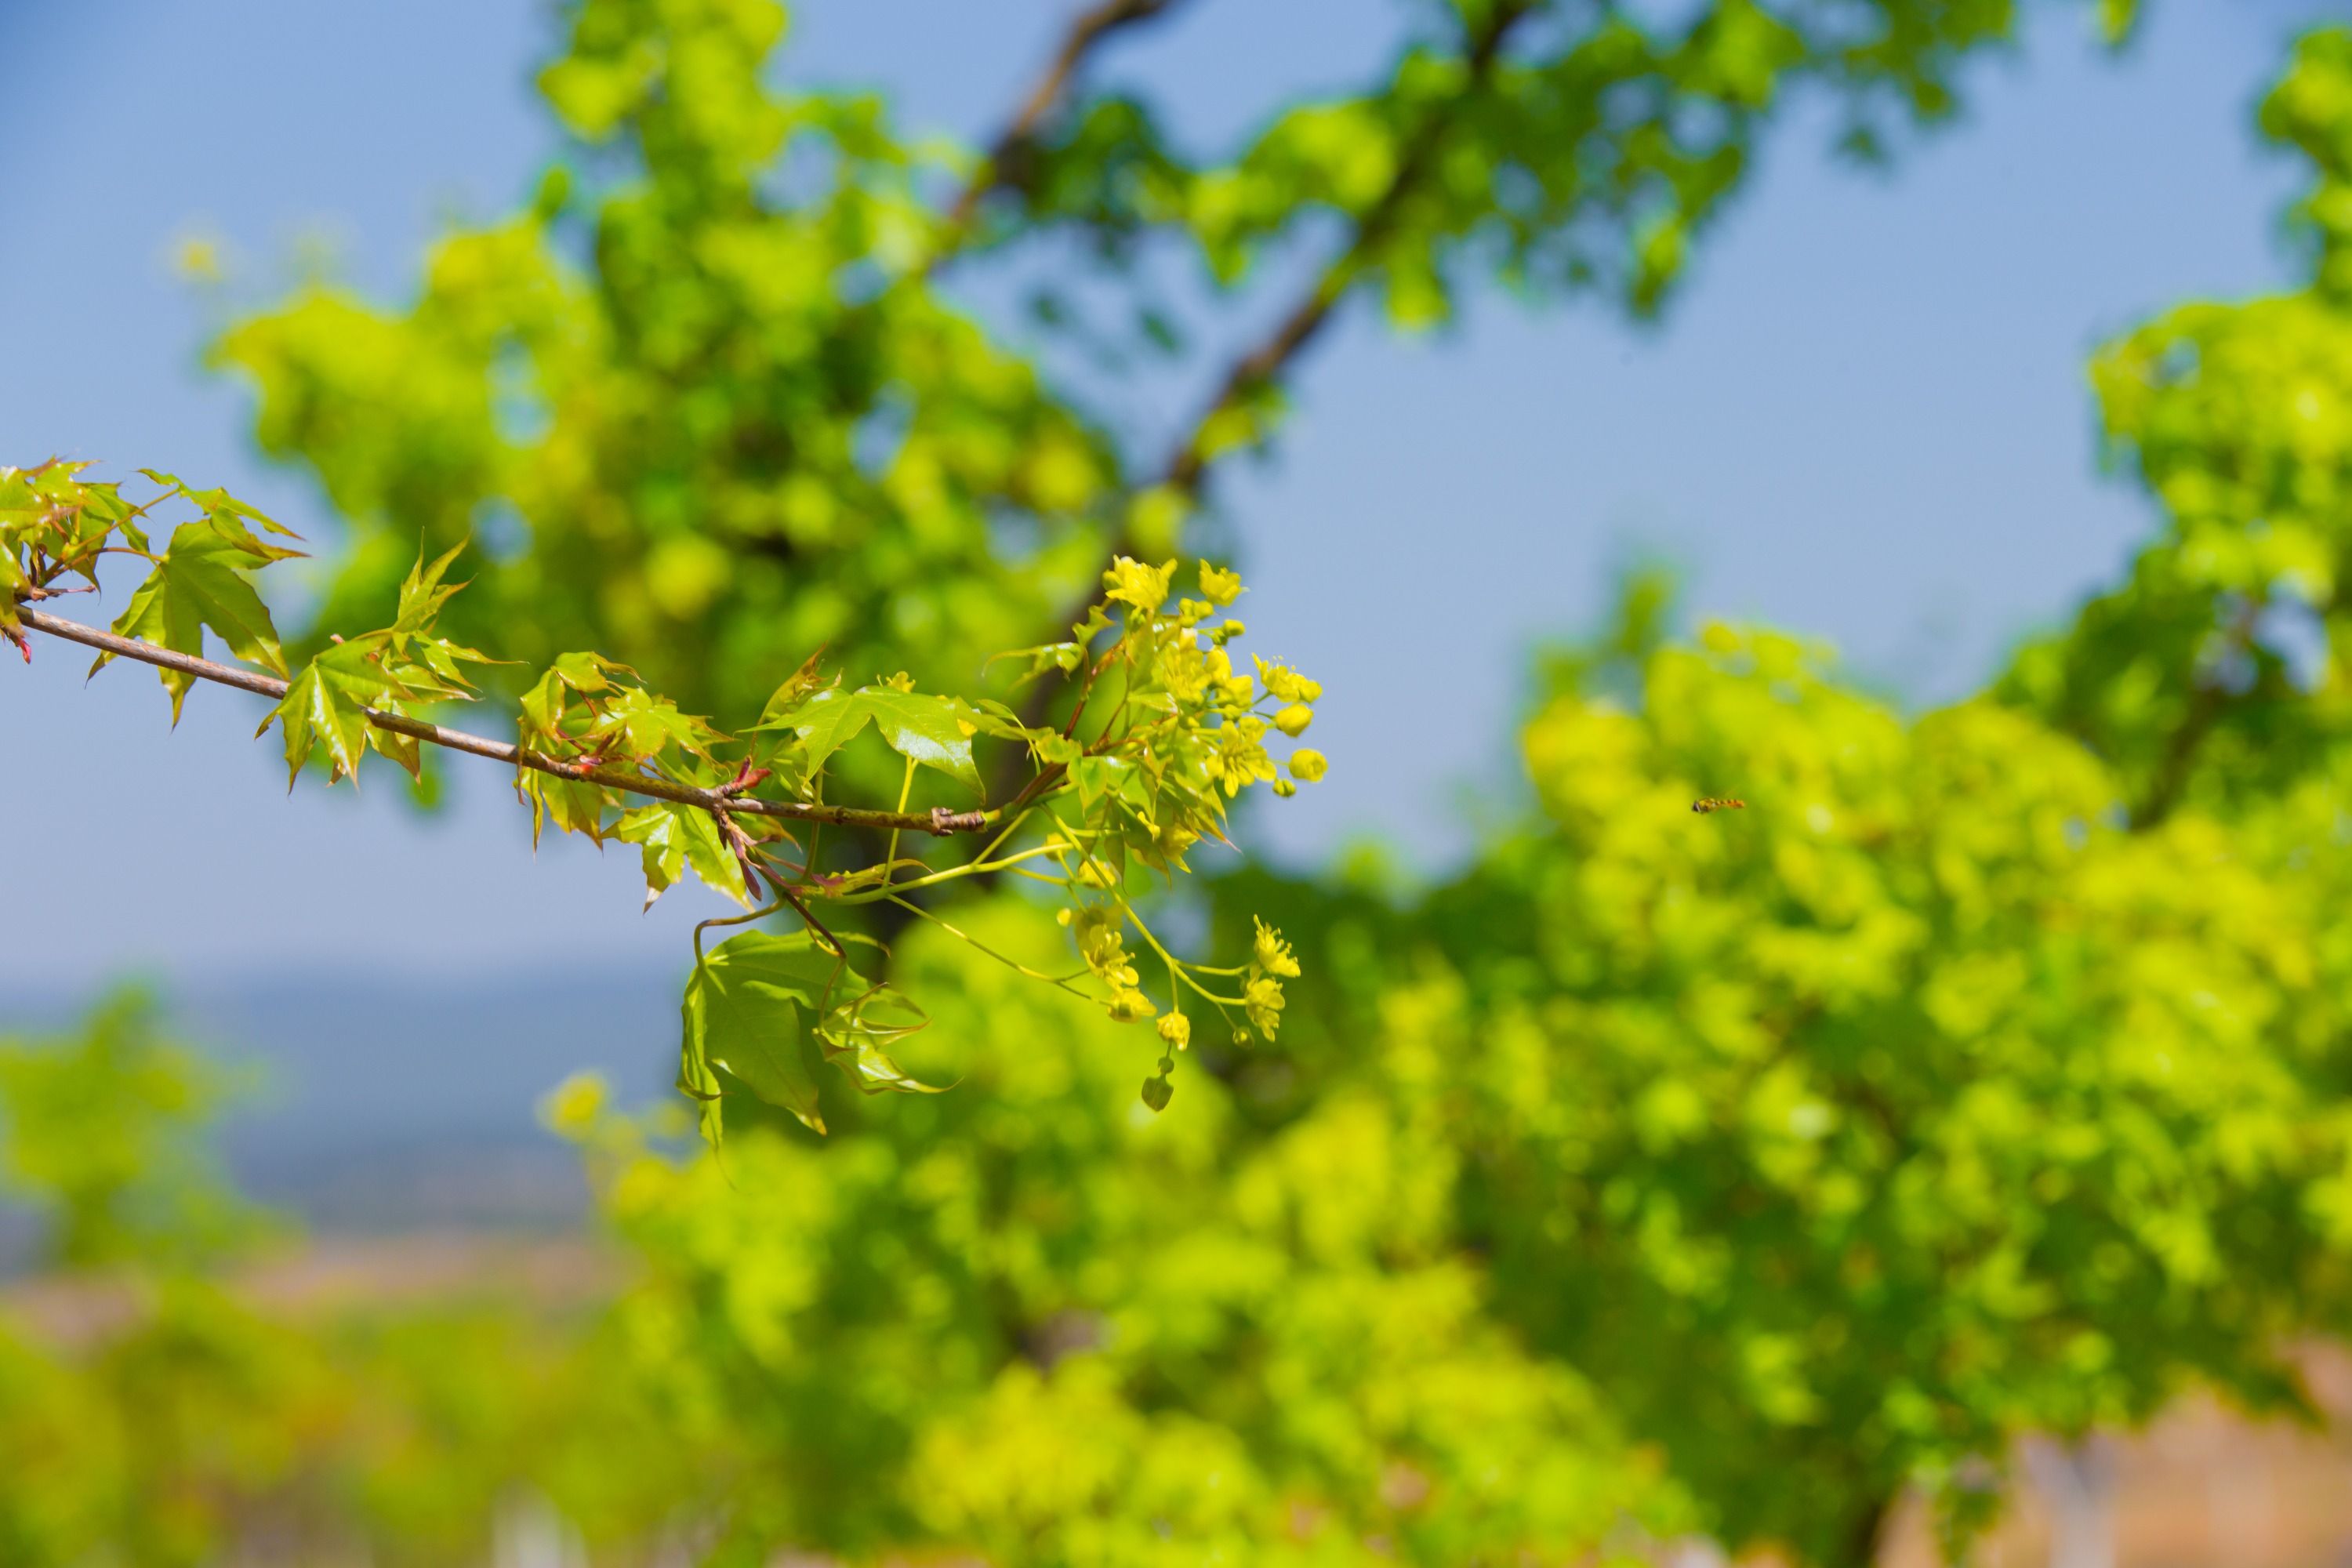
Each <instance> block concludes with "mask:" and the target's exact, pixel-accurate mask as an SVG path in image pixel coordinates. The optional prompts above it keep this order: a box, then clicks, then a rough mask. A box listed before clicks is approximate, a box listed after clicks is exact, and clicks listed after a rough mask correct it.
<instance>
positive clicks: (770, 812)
mask: <svg viewBox="0 0 2352 1568" xmlns="http://www.w3.org/2000/svg"><path fill="white" fill-rule="evenodd" d="M16 618H17V620H18V621H19V622H20V623H22V624H23V625H25V626H30V627H31V628H32V629H33V630H35V631H37V632H44V633H46V634H47V635H48V636H50V637H58V638H61V639H62V640H64V641H66V642H72V643H79V644H81V645H82V646H83V647H91V648H96V649H98V650H99V651H100V652H101V653H107V654H112V655H114V656H116V657H118V658H129V659H136V660H137V661H138V662H140V663H142V664H151V665H153V666H155V667H156V668H159V669H169V670H175V671H177V672H179V673H180V674H182V675H190V676H194V677H195V678H196V679H199V680H209V681H212V682H213V683H215V685H219V686H228V687H234V688H236V689H237V690H239V691H250V692H252V693H253V694H254V695H255V696H257V697H267V698H268V699H270V700H272V701H278V702H282V701H284V700H286V689H287V684H286V682H285V681H282V680H280V679H277V678H276V677H275V676H268V675H261V674H257V673H256V672H255V671H253V670H249V669H239V668H236V667H235V666H233V665H226V664H215V663H214V662H213V661H212V660H210V659H207V658H195V657H194V656H193V655H191V654H184V653H175V652H173V650H172V649H170V648H165V647H156V646H155V645H154V644H153V643H151V642H142V641H141V640H140V639H138V638H137V637H121V636H118V635H117V634H115V633H113V632H104V631H100V630H99V629H98V628H97V627H95V626H83V625H82V624H81V623H80V622H79V621H69V620H67V619H65V618H64V617H62V616H51V615H47V614H44V613H43V612H41V611H38V610H34V609H29V608H26V607H24V606H22V605H19V606H18V608H17V611H16ZM365 712H366V714H367V719H368V722H369V723H371V724H373V725H374V726H375V727H376V728H377V729H379V730H386V731H391V732H392V733H394V734H395V735H406V736H408V737H410V738H411V739H413V740H417V741H423V742H426V743H428V744H430V745H436V746H441V747H445V748H446V749H447V750H449V751H453V752H466V753H467V754H468V755H471V756H477V757H488V758H489V759H490V760H491V761H492V762H499V763H507V764H509V766H512V767H517V768H528V769H530V770H531V771H532V772H535V773H548V774H551V775H552V776H553V777H556V778H560V779H568V780H572V781H573V782H575V783H581V784H601V785H603V786H604V787H605V788H606V789H616V790H622V791H625V792H626V793H628V794H630V795H649V796H651V797H652V798H654V799H656V800H667V801H671V802H675V803H676V804H677V805H692V806H699V807H700V808H702V809H703V810H705V811H708V812H710V813H712V814H713V815H714V816H723V814H725V813H727V812H730V811H735V812H742V813H744V814H746V815H748V816H772V817H780V818H782V819H784V820H786V821H794V822H814V823H834V824H836V825H838V826H845V827H871V828H877V829H887V830H893V831H905V832H909V833H933V834H940V835H946V834H950V833H970V832H974V831H976V830H978V829H980V828H982V827H985V826H988V825H989V823H991V822H992V821H993V820H994V819H995V816H996V814H995V813H994V812H990V811H964V812H953V811H949V810H948V809H947V808H946V807H944V806H940V807H936V808H934V809H933V810H930V811H928V812H897V811H868V810H865V809H863V808H861V807H857V806H847V805H809V804H807V803H804V802H801V801H789V800H759V799H755V798H751V797H748V796H743V795H728V794H727V793H725V792H724V791H722V790H711V789H700V788H698V787H696V786H695V785H693V784H672V783H671V782H670V781H669V780H667V779H656V778H647V777H646V775H644V774H643V773H625V772H623V771H621V770H619V769H617V768H605V767H583V766H581V765H579V764H577V763H565V762H559V761H557V760H556V759H554V758H552V757H545V756H541V754H540V753H538V752H533V751H530V750H527V749H525V748H524V747H521V746H517V745H513V744H510V743H509V742H504V741H492V740H488V739H486V738H484V737H483V736H480V735H469V734H467V733H466V732H465V731H462V730H450V729H445V728H443V727H442V726H441V725H438V724H428V723H426V722H425V721H423V720H421V719H411V718H409V717H408V716H407V715H406V714H404V713H386V712H383V711H380V710H376V709H373V708H370V709H367V710H365Z"/></svg>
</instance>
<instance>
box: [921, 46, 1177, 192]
mask: <svg viewBox="0 0 2352 1568" xmlns="http://www.w3.org/2000/svg"><path fill="white" fill-rule="evenodd" d="M1177 4H1179V0H1100V4H1098V5H1092V6H1089V7H1087V9H1086V10H1085V11H1082V12H1080V13H1079V14H1078V16H1077V19H1076V20H1075V21H1073V22H1072V23H1071V24H1070V30H1069V31H1068V32H1067V33H1066V34H1064V35H1063V37H1062V47H1060V48H1058V49H1056V50H1055V52H1054V59H1053V63H1052V64H1051V65H1049V66H1047V67H1046V68H1045V75H1044V76H1042V77H1040V78H1038V79H1037V85H1036V86H1035V87H1034V88H1032V89H1029V96H1028V98H1027V99H1026V100H1024V101H1023V102H1022V105H1021V110H1020V112H1019V113H1017V114H1015V115H1014V116H1013V120H1012V121H1011V123H1009V124H1007V125H1006V126H1005V128H1004V129H1003V131H1002V132H999V133H998V135H997V138H996V140H995V142H993V143H992V144H991V145H990V147H989V149H988V162H987V163H986V164H985V166H983V167H982V170H981V171H980V173H979V174H977V175H976V176H974V178H973V179H972V182H971V184H968V185H966V186H965V187H964V188H963V191H962V193H961V195H958V196H957V197H956V201H955V205H954V206H953V207H951V208H950V209H949V213H948V221H949V223H950V225H952V226H953V228H954V232H955V233H956V234H957V235H958V236H959V237H961V236H962V235H963V234H964V233H966V232H968V231H969V230H970V229H971V224H972V220H973V218H975V217H976V216H978V215H979V212H980V204H981V203H982V201H984V200H986V199H987V197H988V195H989V193H991V192H992V191H997V190H1003V189H1005V188H1007V187H1011V186H1017V185H1019V184H1021V183H1022V181H1023V179H1024V169H1025V168H1026V166H1027V164H1028V163H1029V159H1030V154H1031V153H1033V152H1034V149H1035V147H1036V144H1037V133H1038V132H1040V131H1042V130H1044V129H1045V122H1046V121H1049V120H1051V119H1052V118H1053V117H1054V112H1055V110H1058V109H1059V108H1060V107H1061V106H1062V104H1063V101H1064V100H1066V98H1067V97H1068V96H1069V92H1070V86H1071V84H1072V83H1073V82H1075V81H1076V79H1077V77H1078V72H1079V70H1080V68H1083V67H1084V66H1085V64H1086V61H1087V56H1088V55H1090V54H1092V53H1093V52H1094V51H1095V50H1096V49H1097V47H1100V46H1101V44H1102V42H1103V40H1104V39H1105V38H1108V37H1110V36H1111V35H1112V34H1113V33H1116V32H1118V31H1119V30H1121V29H1122V28H1126V27H1131V26H1135V25H1136V24H1137V23H1139V22H1148V21H1150V20H1151V19H1152V18H1153V17H1155V16H1160V15H1161V14H1163V13H1165V12H1167V11H1169V10H1171V9H1172V8H1173V7H1174V6H1175V5H1177Z"/></svg>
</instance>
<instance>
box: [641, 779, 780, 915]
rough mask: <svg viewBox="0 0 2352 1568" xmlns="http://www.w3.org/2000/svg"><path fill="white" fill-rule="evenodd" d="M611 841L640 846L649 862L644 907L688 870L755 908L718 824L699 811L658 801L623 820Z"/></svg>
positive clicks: (645, 860)
mask: <svg viewBox="0 0 2352 1568" xmlns="http://www.w3.org/2000/svg"><path fill="white" fill-rule="evenodd" d="M613 837H615V838H618V839H619V840H621V842H622V843H624V844H635V845H636V846H637V847H638V849H639V852H640V854H641V855H642V857H643V858H644V862H645V873H646V908H647V909H651V908H653V903H654V900H656V899H658V898H660V897H661V896H662V894H663V893H665V892H667V891H668V890H669V889H670V888H671V887H672V886H673V885H674V884H676V883H677V880H678V879H679V878H680V877H681V876H683V875H684V874H685V869H686V868H687V867H688V866H691V867H693V868H694V874H695V875H696V876H698V877H699V878H701V879H703V881H704V882H705V883H706V884H707V885H709V886H710V887H713V888H716V889H719V891H720V892H722V893H724V894H726V895H727V896H728V897H729V898H730V899H732V900H735V901H736V902H737V903H739V904H740V905H742V906H743V907H744V908H745V909H747V910H748V909H750V908H751V889H748V888H746V887H745V886H744V885H743V867H742V864H741V863H740V861H738V860H737V859H736V858H735V857H734V856H733V855H731V854H730V853H729V852H728V849H727V846H726V843H725V842H724V841H723V840H722V839H721V838H720V837H719V825H718V824H717V823H716V822H713V821H712V820H711V818H710V814H709V812H707V811H704V810H702V809H701V808H700V807H699V806H692V805H674V804H672V803H671V802H668V801H657V802H656V803H655V804H653V805H641V806H639V807H637V808H636V809H635V810H634V811H632V812H630V813H628V814H627V815H626V816H623V817H622V818H621V820H620V822H619V823H618V824H616V825H615V826H614V829H613Z"/></svg>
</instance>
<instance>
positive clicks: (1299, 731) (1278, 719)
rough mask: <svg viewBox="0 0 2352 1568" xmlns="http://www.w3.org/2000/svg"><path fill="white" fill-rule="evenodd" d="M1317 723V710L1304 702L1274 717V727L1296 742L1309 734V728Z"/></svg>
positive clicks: (1297, 703) (1296, 703)
mask: <svg viewBox="0 0 2352 1568" xmlns="http://www.w3.org/2000/svg"><path fill="white" fill-rule="evenodd" d="M1313 722H1315V710H1314V709H1312V708H1309V707H1308V706H1307V704H1306V703H1304V702H1294V703H1292V704H1291V705H1290V706H1289V707H1287V708H1286V709H1284V710H1282V711H1281V712H1279V713H1276V715H1275V716H1274V727H1275V728H1276V729H1277V730H1279V731H1282V732H1283V733H1284V734H1286V735H1287V736H1289V737H1290V738H1291V739H1292V740H1294V741H1296V740H1297V739H1298V737H1299V736H1301V735H1304V734H1305V733H1307V725H1309V724H1312V723H1313Z"/></svg>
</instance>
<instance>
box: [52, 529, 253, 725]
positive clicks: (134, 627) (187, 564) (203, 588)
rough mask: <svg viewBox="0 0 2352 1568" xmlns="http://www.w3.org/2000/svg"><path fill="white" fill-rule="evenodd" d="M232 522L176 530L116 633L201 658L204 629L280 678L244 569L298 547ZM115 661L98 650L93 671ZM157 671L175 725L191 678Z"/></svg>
mask: <svg viewBox="0 0 2352 1568" xmlns="http://www.w3.org/2000/svg"><path fill="white" fill-rule="evenodd" d="M230 521H231V527H232V528H233V529H234V531H230V530H227V529H224V528H223V527H222V526H221V525H220V524H219V523H218V522H217V521H215V520H214V519H211V518H206V519H205V520H204V521H199V522H187V523H182V524H181V525H180V526H179V527H178V528H177V529H176V530H174V531H173V534H172V542H171V546H170V548H169V549H167V550H165V551H164V552H163V555H162V556H161V557H159V558H158V559H157V561H156V563H155V569H154V570H153V571H152V572H151V573H149V574H148V576H147V580H146V581H145V582H144V583H142V584H140V585H139V591H138V592H137V593H136V594H133V595H131V607H130V608H128V609H126V610H124V611H123V612H122V615H121V617H120V618H118V619H117V620H116V621H115V623H114V631H115V635H117V636H118V637H138V638H140V639H141V640H142V641H145V642H151V643H154V644H156V645H158V646H159V647H167V648H170V649H171V650H172V651H173V652H174V653H184V654H191V655H194V656H195V657H197V658H202V657H203V655H204V651H205V627H207V626H209V627H211V628H212V630H213V632H214V633H215V635H216V636H217V637H219V638H220V639H221V641H222V642H224V643H226V644H227V645H228V650H229V652H230V654H231V655H233V656H234V657H236V658H241V659H243V660H245V661H246V662H247V664H257V665H260V666H261V667H262V668H266V669H269V670H272V671H275V672H276V673H278V674H279V675H284V674H285V673H286V656H285V654H284V653H282V652H281V651H280V650H279V648H278V628H277V626H274V625H273V624H272V623H271V621H270V619H269V608H268V605H264V604H263V603H262V602H261V595H259V594H257V593H255V592H254V589H253V584H251V583H249V582H247V580H246V577H245V574H246V573H247V572H249V571H252V570H254V569H256V568H257V567H261V566H267V565H268V564H269V563H270V562H272V561H280V560H284V559H286V558H287V557H289V556H290V555H293V554H295V553H297V552H294V551H291V550H280V549H278V547H277V546H275V545H270V544H263V543H262V542H259V541H258V540H257V539H255V538H254V537H253V535H252V534H250V533H248V532H247V531H245V529H243V528H242V527H238V526H236V525H235V520H234V519H232V520H230ZM111 658H113V656H112V655H111V654H100V656H99V658H98V662H97V663H96V664H93V665H91V666H90V671H91V673H92V674H96V673H97V672H98V670H99V669H100V668H103V667H104V666H105V665H106V664H107V663H108V662H109V660H110V659H111ZM159 673H160V674H161V675H162V676H163V685H164V687H165V688H166V689H169V690H170V692H171V693H172V722H173V723H174V724H177V723H178V722H179V721H180V705H181V704H182V703H183V702H184V701H185V700H186V699H187V695H188V688H189V686H190V685H191V684H193V683H194V679H195V678H194V676H191V675H186V674H184V673H182V672H181V671H179V670H175V669H166V670H162V671H159Z"/></svg>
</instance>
